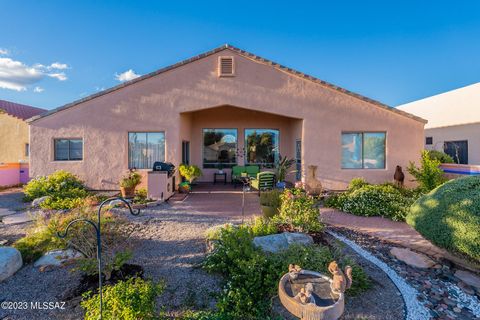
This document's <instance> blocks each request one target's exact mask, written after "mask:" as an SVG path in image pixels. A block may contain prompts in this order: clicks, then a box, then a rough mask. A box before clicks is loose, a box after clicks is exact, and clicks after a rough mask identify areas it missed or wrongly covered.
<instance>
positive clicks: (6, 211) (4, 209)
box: [0, 208, 15, 217]
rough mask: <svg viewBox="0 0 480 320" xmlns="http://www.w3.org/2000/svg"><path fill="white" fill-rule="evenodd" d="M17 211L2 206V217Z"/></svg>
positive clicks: (0, 213) (0, 211)
mask: <svg viewBox="0 0 480 320" xmlns="http://www.w3.org/2000/svg"><path fill="white" fill-rule="evenodd" d="M14 213H15V211H12V210H9V209H6V208H0V217H4V216H9V215H11V214H14Z"/></svg>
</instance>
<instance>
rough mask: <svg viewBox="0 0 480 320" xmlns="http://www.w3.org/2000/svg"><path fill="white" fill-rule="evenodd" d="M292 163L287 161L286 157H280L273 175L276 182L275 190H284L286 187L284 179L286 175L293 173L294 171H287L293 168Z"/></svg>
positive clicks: (289, 160)
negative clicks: (275, 177)
mask: <svg viewBox="0 0 480 320" xmlns="http://www.w3.org/2000/svg"><path fill="white" fill-rule="evenodd" d="M294 163H295V160H294V159H289V158H287V157H282V156H281V155H280V157H279V160H278V162H277V164H276V168H275V173H276V175H277V181H278V182H277V188H280V189H285V186H286V182H285V178H286V177H287V174H288V173H290V172H294V171H290V172H289V171H288V170H290V168H291V167H292V166H293V164H294Z"/></svg>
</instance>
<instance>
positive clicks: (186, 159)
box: [182, 141, 190, 164]
mask: <svg viewBox="0 0 480 320" xmlns="http://www.w3.org/2000/svg"><path fill="white" fill-rule="evenodd" d="M182 163H183V164H190V141H182Z"/></svg>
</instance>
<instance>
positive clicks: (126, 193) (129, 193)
mask: <svg viewBox="0 0 480 320" xmlns="http://www.w3.org/2000/svg"><path fill="white" fill-rule="evenodd" d="M120 192H121V193H122V197H124V198H133V197H134V196H135V187H127V188H125V187H120Z"/></svg>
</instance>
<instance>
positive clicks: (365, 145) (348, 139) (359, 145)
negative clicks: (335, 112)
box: [342, 132, 385, 169]
mask: <svg viewBox="0 0 480 320" xmlns="http://www.w3.org/2000/svg"><path fill="white" fill-rule="evenodd" d="M342 169H385V133H384V132H351V133H342Z"/></svg>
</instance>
